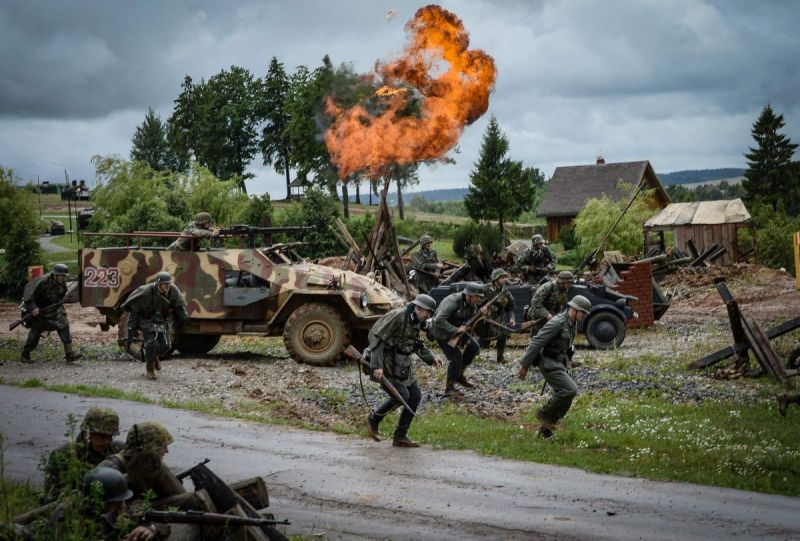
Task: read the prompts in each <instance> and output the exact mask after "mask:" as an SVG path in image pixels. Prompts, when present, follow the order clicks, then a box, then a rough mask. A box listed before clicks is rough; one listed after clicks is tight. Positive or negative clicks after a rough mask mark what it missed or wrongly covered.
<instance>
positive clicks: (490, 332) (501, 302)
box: [477, 269, 517, 363]
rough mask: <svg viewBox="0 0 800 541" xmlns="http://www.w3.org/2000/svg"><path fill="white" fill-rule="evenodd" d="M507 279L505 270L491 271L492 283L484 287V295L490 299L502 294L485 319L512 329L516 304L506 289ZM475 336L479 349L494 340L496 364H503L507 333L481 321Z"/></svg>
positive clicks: (514, 323)
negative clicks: (476, 336) (495, 343)
mask: <svg viewBox="0 0 800 541" xmlns="http://www.w3.org/2000/svg"><path fill="white" fill-rule="evenodd" d="M508 279H509V274H508V272H506V270H505V269H494V270H493V271H492V282H491V283H490V284H486V285H485V286H484V289H483V292H484V295H485V297H486V298H487V299H492V298H494V297H495V296H496V295H497V294H498V293H500V292H503V294H502V295H500V297H498V298H497V300H495V301H494V303H493V304H492V305H491V307H490V308H489V313H488V314H487V316H486V319H491V320H493V321H496V322H498V323H502V324H503V325H505V326H507V327H514V326H515V325H516V324H517V322H516V319H515V317H514V312H515V311H516V303H515V302H514V296H513V295H512V294H511V291H509V289H508V286H507V284H508ZM477 334H478V337H479V338H480V342H479V343H480V346H481V347H489V344H490V342H491V341H492V340H493V339H495V338H496V339H497V362H498V363H504V362H505V350H506V341H507V340H508V335H509V334H510V333H509V331H508V330H506V329H503V328H501V327H497V326H494V325H492V324H491V323H487V322H486V321H481V323H480V324H479V327H478V333H477Z"/></svg>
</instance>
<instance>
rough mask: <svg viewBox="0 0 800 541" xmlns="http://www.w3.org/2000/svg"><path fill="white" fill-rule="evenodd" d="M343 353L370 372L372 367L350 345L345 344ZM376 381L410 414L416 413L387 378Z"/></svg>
mask: <svg viewBox="0 0 800 541" xmlns="http://www.w3.org/2000/svg"><path fill="white" fill-rule="evenodd" d="M344 354H345V355H347V356H348V357H350V358H351V359H353V360H354V361H355V362H357V363H358V366H359V368H362V369H366V370H368V371H369V372H368V373H369V374H372V368H371V367H370V366H369V363H368V362H367V360H366V359H365V358H364V356H363V355H361V354H360V353H359V352H358V350H357V349H356V348H354V347H353V346H352V345H350V346H347V349H345V350H344ZM378 383H380V384H381V386H382V387H383V388H384V389H386V392H388V393H389V394H390V395H392V397H393V398H394V399H396V400H398V401H399V402H400V403H401V404H403V407H404V408H405V409H406V410H407V411H408V412H409V413H410V414H411V415H414V416H416V413H415V412H414V410H413V409H411V406H409V405H408V402H406V401H405V400H403V395H401V394H400V392H399V391H398V390H397V388H396V387H395V386H394V385H392V382H390V381H389V379H388V378H386V377H382V378H381V379H379V380H378Z"/></svg>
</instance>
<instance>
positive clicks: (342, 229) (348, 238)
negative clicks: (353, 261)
mask: <svg viewBox="0 0 800 541" xmlns="http://www.w3.org/2000/svg"><path fill="white" fill-rule="evenodd" d="M336 227H337V228H339V232H340V233H341V234H342V237H344V238H345V240H346V241H347V242H348V243H349V245H350V246H349V247H350V248H355V249H356V250H358V244H357V243H356V241H355V239H353V237H352V235H350V231H348V230H347V226H346V225H344V222H342V220H341V219H339V218H336Z"/></svg>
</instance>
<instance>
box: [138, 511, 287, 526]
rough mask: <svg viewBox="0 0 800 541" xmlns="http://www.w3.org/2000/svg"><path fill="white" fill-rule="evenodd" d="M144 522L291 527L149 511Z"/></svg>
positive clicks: (260, 520) (271, 522)
mask: <svg viewBox="0 0 800 541" xmlns="http://www.w3.org/2000/svg"><path fill="white" fill-rule="evenodd" d="M142 522H158V523H161V524H170V523H171V524H217V525H221V526H273V525H275V524H281V525H289V524H291V522H289V521H288V520H274V519H269V518H263V517H262V518H256V517H240V516H238V515H223V514H221V513H205V512H203V511H155V510H153V509H148V510H147V511H145V512H144V513H143V514H142Z"/></svg>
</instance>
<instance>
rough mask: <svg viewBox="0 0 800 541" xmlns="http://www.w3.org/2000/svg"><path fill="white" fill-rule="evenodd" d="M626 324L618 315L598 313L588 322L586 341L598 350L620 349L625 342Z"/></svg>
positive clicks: (590, 317)
mask: <svg viewBox="0 0 800 541" xmlns="http://www.w3.org/2000/svg"><path fill="white" fill-rule="evenodd" d="M625 331H626V328H625V322H624V321H622V318H620V317H619V316H618V315H617V314H612V313H611V312H598V313H596V314H591V315H590V316H589V321H587V322H586V339H587V340H588V341H589V343H590V344H591V345H592V346H594V347H596V348H597V349H611V348H614V347H619V346H621V345H622V342H623V341H624V340H625Z"/></svg>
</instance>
